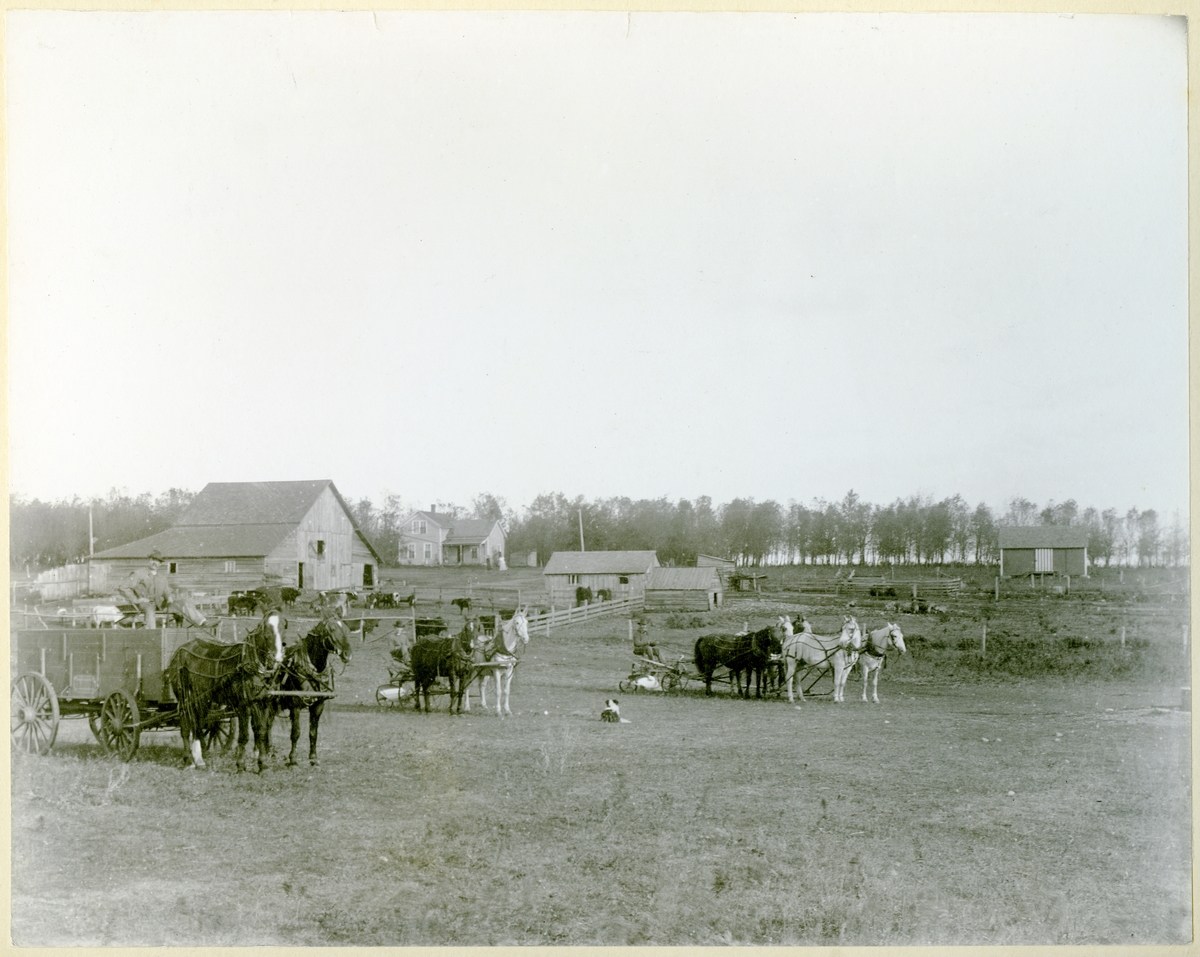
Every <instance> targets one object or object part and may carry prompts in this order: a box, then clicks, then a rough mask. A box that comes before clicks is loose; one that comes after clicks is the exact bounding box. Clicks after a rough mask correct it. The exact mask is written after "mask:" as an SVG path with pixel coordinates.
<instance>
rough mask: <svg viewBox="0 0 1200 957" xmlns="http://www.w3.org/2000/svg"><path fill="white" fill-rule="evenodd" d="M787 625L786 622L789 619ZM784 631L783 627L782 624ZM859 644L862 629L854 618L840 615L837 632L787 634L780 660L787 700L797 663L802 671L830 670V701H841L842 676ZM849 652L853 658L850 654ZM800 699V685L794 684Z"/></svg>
mask: <svg viewBox="0 0 1200 957" xmlns="http://www.w3.org/2000/svg"><path fill="white" fill-rule="evenodd" d="M789 625H790V622H789ZM784 630H785V632H786V630H787V628H786V627H785V629H784ZM861 647H862V631H861V630H860V629H859V627H858V622H857V621H855V620H854V618H852V617H851V618H844V619H843V621H842V632H841V634H840V635H831V636H826V635H814V634H813V633H812V632H811V631H802V632H800V633H799V634H791V635H787V636H786V637H785V638H784V639H783V660H784V664H785V665H786V669H787V675H786V679H785V680H786V681H787V692H788V701H789V702H791V701H795V700H796V699H795V698H793V697H792V680H793V678H794V677H795V675H796V670H797V668H798V667H800V666H801V665H802V666H803V667H804V670H805V672H808V671H811V670H813V669H815V670H816V671H818V672H824V671H830V670H832V671H833V700H834V701H836V702H842V701H844V700H845V697H846V678H847V677H848V676H849V674H850V671H851V669H852V668H853V667H854V661H855V660H856V659H857V653H858V650H859V649H860V648H861ZM851 655H853V656H854V658H851V657H850V656H851ZM796 690H797V691H799V693H800V700H801V701H803V700H804V684H803V681H801V682H800V683H799V684H797V687H796Z"/></svg>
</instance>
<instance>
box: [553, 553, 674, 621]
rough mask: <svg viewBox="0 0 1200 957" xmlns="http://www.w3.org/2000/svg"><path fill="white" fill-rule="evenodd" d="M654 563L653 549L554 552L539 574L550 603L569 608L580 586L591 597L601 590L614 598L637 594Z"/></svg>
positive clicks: (597, 594)
mask: <svg viewBox="0 0 1200 957" xmlns="http://www.w3.org/2000/svg"><path fill="white" fill-rule="evenodd" d="M657 567H658V553H657V552H646V551H628V552H555V553H554V554H553V555H551V556H550V561H548V562H546V568H545V569H544V570H543V572H542V575H543V576H544V578H545V581H546V588H547V590H548V591H549V592H550V604H552V605H555V606H557V607H559V608H570V607H572V606H574V605H575V604H576V603H577V602H578V598H577V594H578V589H580V588H590V589H591V591H592V596H593V598H598V597H599V596H600V591H601V590H604V591H607V592H608V593H609V595H610V597H611V598H612V599H614V600H618V599H623V598H640V597H642V595H644V594H645V591H646V577H647V576H648V575H649V574H650V569H652V568H657Z"/></svg>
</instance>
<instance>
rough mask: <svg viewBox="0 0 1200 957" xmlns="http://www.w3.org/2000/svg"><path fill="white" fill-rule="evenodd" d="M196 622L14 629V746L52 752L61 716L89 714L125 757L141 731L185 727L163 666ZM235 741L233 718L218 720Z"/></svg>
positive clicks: (109, 745)
mask: <svg viewBox="0 0 1200 957" xmlns="http://www.w3.org/2000/svg"><path fill="white" fill-rule="evenodd" d="M196 637H204V638H209V639H211V638H212V635H211V633H209V632H204V631H200V630H197V629H191V628H53V629H43V630H37V631H33V630H28V631H16V632H14V633H13V647H12V650H11V654H12V666H13V668H12V670H13V674H15V675H16V677H15V678H14V679H13V683H12V694H11V707H10V714H11V718H12V722H11V738H12V743H13V746H14V747H15V748H17V749H19V750H21V751H26V752H29V753H33V754H45V753H46V752H47V751H49V750H50V748H51V747H53V745H54V739H55V738H56V737H57V735H58V724H59V721H60V720H62V719H64V718H86V719H87V722H88V726H89V727H90V728H91V729H92V733H93V734H94V735H95V736H96V740H97V741H99V742H100V744H101V746H102V747H103V748H104V749H105V750H107V751H112V752H114V753H115V754H118V755H120V757H121V758H122V760H125V761H129V760H131V759H132V758H133V756H134V754H136V753H137V749H138V744H139V741H140V737H141V733H142V732H143V731H151V730H153V731H158V730H168V729H171V728H177V727H178V726H179V724H178V715H177V706H176V702H175V696H174V695H173V694H172V693H171V688H170V685H169V684H168V683H167V681H166V678H165V676H164V674H163V672H164V671H165V670H166V667H167V665H168V664H169V663H170V660H171V656H172V655H173V654H174V653H175V651H176V649H177V648H178V647H179V646H180V645H182V644H184V642H187V641H190V640H191V639H192V638H196ZM217 727H218V728H219V730H218V732H217V735H216V737H217V742H218V744H219V745H228V743H229V741H230V740H231V739H232V736H233V724H232V722H231V720H230V719H229V718H228V717H227V716H226V717H222V718H221V719H220V720H219V723H218V725H217Z"/></svg>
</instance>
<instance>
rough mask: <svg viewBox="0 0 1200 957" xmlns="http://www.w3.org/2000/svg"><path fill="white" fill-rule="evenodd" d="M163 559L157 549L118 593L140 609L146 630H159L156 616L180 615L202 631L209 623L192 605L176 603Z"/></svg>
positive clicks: (177, 601) (179, 601) (183, 602)
mask: <svg viewBox="0 0 1200 957" xmlns="http://www.w3.org/2000/svg"><path fill="white" fill-rule="evenodd" d="M162 564H163V556H162V552H160V551H159V550H158V549H157V548H156V549H155V550H154V551H152V552H151V553H150V555H149V557H148V558H147V560H146V567H145V568H139V569H137V570H136V571H135V572H134V573H133V574H132V575H130V576H129V581H128V582H127V583H126V584H125V585H122V586H121V587H120V588H118V589H117V591H118V592H119V593H120V595H121V597H122V598H124V599H125V600H126V601H128V602H132V603H133V604H135V605H137V606H138V607H139V608H140V609H141V610H142V612H143V614H144V615H145V616H146V627H147V628H157V627H158V620H157V618H156V613H157V612H160V611H161V612H166V613H167V614H169V615H178V616H179V617H181V618H183V619H184V620H185V621H186V622H187V623H188V624H189V625H192V626H193V627H196V628H203V627H204V626H205V625H206V624H207V620H206V619H205V617H204V616H203V615H201V614H200V612H199V611H197V610H196V609H195V608H194V607H192V605H191V603H190V602H186V601H183V600H182V599H177V598H176V597H175V593H174V589H172V588H171V584H170V582H168V581H167V576H166V575H165V574H162Z"/></svg>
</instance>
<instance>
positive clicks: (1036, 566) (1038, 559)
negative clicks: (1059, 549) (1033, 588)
mask: <svg viewBox="0 0 1200 957" xmlns="http://www.w3.org/2000/svg"><path fill="white" fill-rule="evenodd" d="M1033 570H1034V571H1035V572H1052V571H1054V549H1053V548H1035V549H1034V550H1033Z"/></svg>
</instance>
